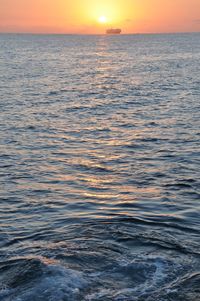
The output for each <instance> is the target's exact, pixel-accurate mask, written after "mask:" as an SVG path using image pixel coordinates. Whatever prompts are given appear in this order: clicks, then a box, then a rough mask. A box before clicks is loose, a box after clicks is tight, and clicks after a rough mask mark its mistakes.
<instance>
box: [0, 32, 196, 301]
mask: <svg viewBox="0 0 200 301" xmlns="http://www.w3.org/2000/svg"><path fill="white" fill-rule="evenodd" d="M199 62H200V34H182V35H146V36H145V35H138V36H137V35H136V36H34V35H32V36H31V35H1V36H0V70H1V82H0V94H1V98H0V114H1V120H0V134H1V144H0V148H1V152H0V180H1V190H0V192H1V202H0V223H1V225H0V227H1V228H0V300H2V301H68V300H69V301H74V300H78V301H79V300H80V301H96V300H99V301H100V300H101V301H109V300H112V301H136V300H137V301H155V300H156V301H167V300H168V301H169V300H170V301H186V300H188V301H198V300H200V245H199V243H200V236H199V235H200V110H199V109H200V101H199V100H200V99H199V98H200V63H199Z"/></svg>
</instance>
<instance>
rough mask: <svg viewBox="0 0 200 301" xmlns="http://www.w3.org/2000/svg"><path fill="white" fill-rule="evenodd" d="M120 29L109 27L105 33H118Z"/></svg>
mask: <svg viewBox="0 0 200 301" xmlns="http://www.w3.org/2000/svg"><path fill="white" fill-rule="evenodd" d="M121 32H122V30H121V29H120V28H109V29H107V30H106V33H107V34H120V33H121Z"/></svg>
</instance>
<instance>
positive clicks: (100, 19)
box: [98, 16, 108, 24]
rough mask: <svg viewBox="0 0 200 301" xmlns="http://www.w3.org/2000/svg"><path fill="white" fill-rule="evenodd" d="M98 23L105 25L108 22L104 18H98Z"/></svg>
mask: <svg viewBox="0 0 200 301" xmlns="http://www.w3.org/2000/svg"><path fill="white" fill-rule="evenodd" d="M98 21H99V23H102V24H105V23H107V21H108V20H107V18H106V16H100V17H99V18H98Z"/></svg>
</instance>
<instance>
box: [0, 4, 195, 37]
mask: <svg viewBox="0 0 200 301" xmlns="http://www.w3.org/2000/svg"><path fill="white" fill-rule="evenodd" d="M100 16H105V17H106V18H107V21H108V22H107V24H100V23H99V22H98V18H99V17H100ZM108 27H121V28H122V30H123V33H144V32H146V33H148V32H188V31H200V0H0V32H35V33H86V34H88V33H89V34H90V33H104V32H105V28H108Z"/></svg>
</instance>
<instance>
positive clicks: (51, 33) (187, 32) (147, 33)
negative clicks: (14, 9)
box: [0, 31, 200, 36]
mask: <svg viewBox="0 0 200 301" xmlns="http://www.w3.org/2000/svg"><path fill="white" fill-rule="evenodd" d="M198 33H200V31H174V32H173V31H170V32H135V33H134V32H133V33H123V32H122V33H120V34H118V35H114V34H113V35H114V36H122V35H124V36H125V35H151V34H152V35H161V34H198ZM0 34H19V35H20V34H21V35H28V34H30V35H79V36H80V35H81V36H103V35H105V36H112V35H108V34H106V33H61V32H31V31H27V32H17V31H16V32H15V31H13V32H12V31H10V32H5V31H3V32H1V31H0Z"/></svg>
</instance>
